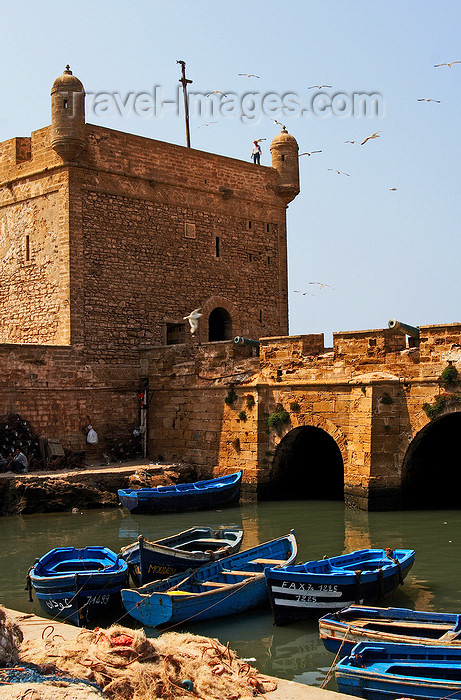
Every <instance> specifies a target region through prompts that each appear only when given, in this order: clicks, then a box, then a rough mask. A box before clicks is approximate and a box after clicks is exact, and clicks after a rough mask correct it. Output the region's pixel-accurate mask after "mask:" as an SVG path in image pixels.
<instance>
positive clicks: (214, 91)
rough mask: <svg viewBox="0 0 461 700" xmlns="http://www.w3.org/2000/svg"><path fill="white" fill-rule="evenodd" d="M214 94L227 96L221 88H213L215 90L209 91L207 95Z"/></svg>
mask: <svg viewBox="0 0 461 700" xmlns="http://www.w3.org/2000/svg"><path fill="white" fill-rule="evenodd" d="M212 95H222V96H223V97H227V95H225V94H224V93H223V92H222V91H221V90H213V92H209V93H208V95H207V97H211V96H212Z"/></svg>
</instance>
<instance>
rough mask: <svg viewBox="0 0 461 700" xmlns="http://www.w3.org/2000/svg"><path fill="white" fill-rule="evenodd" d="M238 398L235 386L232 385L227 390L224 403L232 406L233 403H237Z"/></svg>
mask: <svg viewBox="0 0 461 700" xmlns="http://www.w3.org/2000/svg"><path fill="white" fill-rule="evenodd" d="M237 399H238V396H237V394H236V393H235V391H234V387H232V386H231V388H230V389H229V391H228V392H227V396H226V398H225V399H224V403H226V404H227V405H228V406H232V404H233V403H235V402H236V401H237Z"/></svg>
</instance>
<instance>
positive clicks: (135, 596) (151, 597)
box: [122, 533, 297, 627]
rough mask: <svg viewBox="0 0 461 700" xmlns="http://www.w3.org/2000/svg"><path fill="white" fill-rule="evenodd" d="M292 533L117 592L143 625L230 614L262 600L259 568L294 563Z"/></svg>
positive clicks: (264, 600) (264, 591)
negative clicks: (120, 593) (184, 573)
mask: <svg viewBox="0 0 461 700" xmlns="http://www.w3.org/2000/svg"><path fill="white" fill-rule="evenodd" d="M296 553H297V545H296V540H295V537H294V534H293V533H291V534H290V535H287V536H285V537H283V538H279V539H277V540H272V541H271V542H266V543H264V544H263V545H259V546H258V547H253V548H252V549H249V550H246V551H244V552H240V553H239V554H234V555H232V556H230V557H225V558H224V559H221V560H219V561H216V562H213V563H210V564H205V565H204V566H202V567H200V568H198V569H195V570H194V571H192V572H191V573H189V574H188V575H186V576H185V577H184V576H183V574H178V575H176V576H171V577H169V578H168V579H164V580H162V581H156V582H153V583H150V584H147V585H145V586H142V587H141V588H138V589H127V590H122V600H123V604H124V606H125V609H126V611H127V612H128V613H129V614H130V615H131V616H132V617H134V618H135V619H136V620H138V621H139V622H142V623H143V624H144V625H146V626H148V627H162V626H165V625H168V626H172V625H175V624H178V623H180V622H184V621H188V622H195V621H198V620H207V619H211V618H214V617H221V616H225V615H233V614H235V613H238V612H243V611H245V610H248V609H250V608H253V607H256V606H258V605H261V604H263V603H267V589H266V584H265V579H264V568H265V567H266V566H273V565H274V564H275V563H276V562H277V561H280V564H285V563H289V562H292V561H294V559H295V557H296Z"/></svg>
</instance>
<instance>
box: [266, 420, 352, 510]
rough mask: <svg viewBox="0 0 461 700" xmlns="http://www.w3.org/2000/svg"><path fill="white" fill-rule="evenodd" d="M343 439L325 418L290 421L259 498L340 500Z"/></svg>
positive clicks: (338, 430)
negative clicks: (306, 421) (290, 423)
mask: <svg viewBox="0 0 461 700" xmlns="http://www.w3.org/2000/svg"><path fill="white" fill-rule="evenodd" d="M345 455H346V439H345V437H344V435H343V433H342V432H341V430H340V429H339V428H338V427H337V426H335V425H334V424H333V423H332V422H331V421H329V420H328V419H323V418H321V417H315V418H313V419H312V420H310V421H309V422H308V423H303V422H302V421H296V420H294V416H292V426H291V429H290V430H287V431H285V434H284V435H283V437H282V439H281V440H280V442H279V443H278V445H277V447H276V449H275V451H274V456H273V459H272V464H271V469H270V475H269V482H268V483H266V484H264V485H262V484H261V486H260V488H259V489H258V493H259V495H260V497H261V498H274V497H276V498H285V499H289V498H296V499H303V498H305V499H322V500H342V499H343V498H344V465H345Z"/></svg>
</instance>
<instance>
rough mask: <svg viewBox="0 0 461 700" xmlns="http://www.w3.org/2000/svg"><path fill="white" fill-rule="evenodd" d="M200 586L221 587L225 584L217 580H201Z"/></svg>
mask: <svg viewBox="0 0 461 700" xmlns="http://www.w3.org/2000/svg"><path fill="white" fill-rule="evenodd" d="M200 585H201V586H206V587H207V588H221V587H222V586H225V585H226V584H225V583H222V582H221V583H219V581H202V582H201V583H200Z"/></svg>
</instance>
